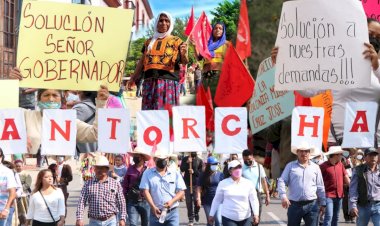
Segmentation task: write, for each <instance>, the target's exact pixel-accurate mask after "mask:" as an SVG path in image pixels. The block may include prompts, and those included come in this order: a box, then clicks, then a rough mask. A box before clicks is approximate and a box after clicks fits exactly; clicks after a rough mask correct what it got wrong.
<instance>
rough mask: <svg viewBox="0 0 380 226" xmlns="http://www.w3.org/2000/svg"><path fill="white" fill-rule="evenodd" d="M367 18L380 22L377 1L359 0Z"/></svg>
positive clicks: (379, 3) (379, 9)
mask: <svg viewBox="0 0 380 226" xmlns="http://www.w3.org/2000/svg"><path fill="white" fill-rule="evenodd" d="M361 1H362V3H363V8H364V11H365V13H366V15H367V18H372V19H375V20H377V21H380V1H379V0H361Z"/></svg>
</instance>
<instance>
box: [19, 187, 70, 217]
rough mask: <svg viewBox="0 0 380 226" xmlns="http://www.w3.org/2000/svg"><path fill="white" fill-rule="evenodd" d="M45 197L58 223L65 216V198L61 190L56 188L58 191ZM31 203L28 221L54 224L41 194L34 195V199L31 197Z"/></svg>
mask: <svg viewBox="0 0 380 226" xmlns="http://www.w3.org/2000/svg"><path fill="white" fill-rule="evenodd" d="M44 197H45V200H46V203H47V204H48V206H49V208H50V211H51V214H52V215H53V217H54V220H55V221H58V220H59V218H60V216H65V198H64V196H63V193H62V190H61V189H59V188H56V190H54V191H53V192H52V193H51V194H49V195H44ZM29 202H30V203H29V208H28V214H27V215H26V219H28V220H33V219H34V220H37V221H40V222H45V223H51V222H53V219H51V216H50V214H49V210H48V208H47V207H46V204H45V202H44V199H43V198H42V196H41V194H40V192H36V193H34V194H33V195H32V197H30V201H29Z"/></svg>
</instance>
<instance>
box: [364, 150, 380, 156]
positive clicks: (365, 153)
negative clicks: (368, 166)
mask: <svg viewBox="0 0 380 226" xmlns="http://www.w3.org/2000/svg"><path fill="white" fill-rule="evenodd" d="M371 153H376V154H379V152H378V151H377V149H376V148H367V149H365V150H364V155H369V154H371Z"/></svg>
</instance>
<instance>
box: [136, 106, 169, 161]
mask: <svg viewBox="0 0 380 226" xmlns="http://www.w3.org/2000/svg"><path fill="white" fill-rule="evenodd" d="M137 137H138V138H137V146H138V147H140V148H142V150H143V151H145V152H146V153H148V154H151V152H152V149H153V147H154V146H155V145H156V146H157V149H158V150H160V151H162V152H167V153H169V150H170V144H169V143H170V132H169V112H168V111H166V110H155V111H138V112H137Z"/></svg>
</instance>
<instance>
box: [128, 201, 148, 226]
mask: <svg viewBox="0 0 380 226" xmlns="http://www.w3.org/2000/svg"><path fill="white" fill-rule="evenodd" d="M149 212H150V207H149V205H148V203H147V202H146V201H142V202H138V203H136V204H131V203H128V204H127V213H128V217H129V224H130V226H137V225H139V224H138V221H139V217H141V225H148V222H149V215H150V214H149Z"/></svg>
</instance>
